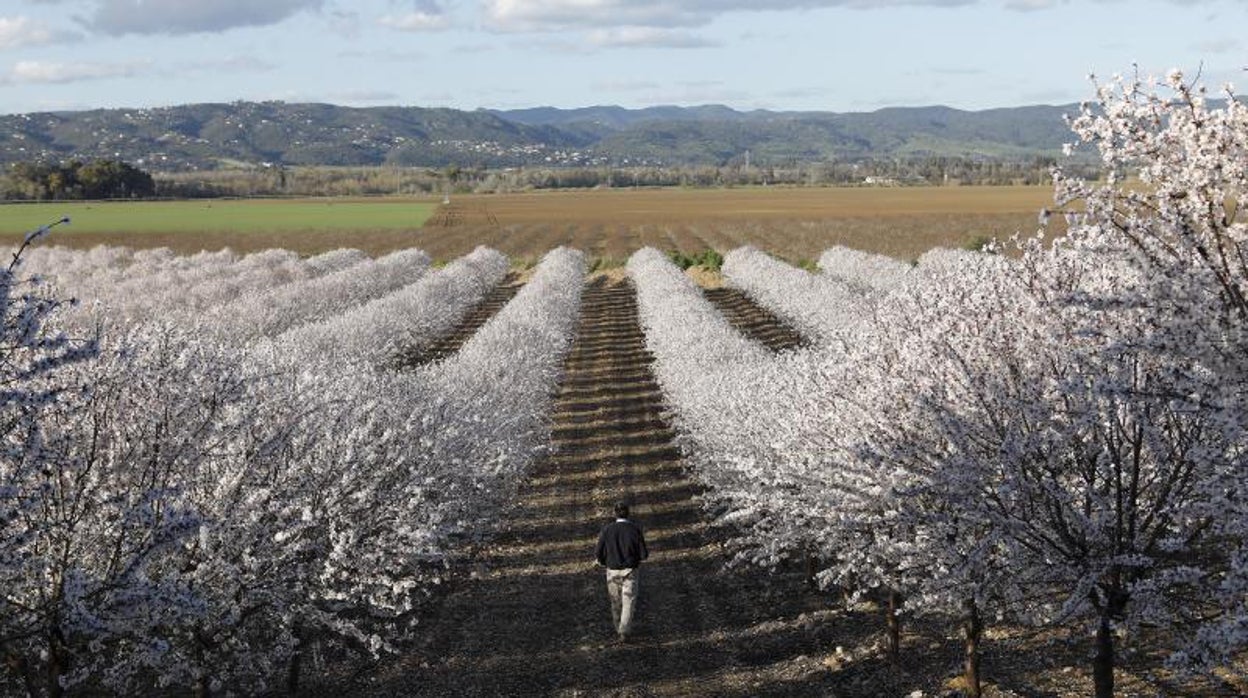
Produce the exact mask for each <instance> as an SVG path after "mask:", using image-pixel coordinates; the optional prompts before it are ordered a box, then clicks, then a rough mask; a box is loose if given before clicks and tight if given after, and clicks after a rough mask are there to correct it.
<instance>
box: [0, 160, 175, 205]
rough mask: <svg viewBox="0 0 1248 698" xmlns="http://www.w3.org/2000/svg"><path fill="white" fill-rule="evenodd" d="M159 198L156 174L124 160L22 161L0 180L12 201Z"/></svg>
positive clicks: (0, 191) (0, 190) (1, 193)
mask: <svg viewBox="0 0 1248 698" xmlns="http://www.w3.org/2000/svg"><path fill="white" fill-rule="evenodd" d="M155 195H156V180H155V179H154V178H153V177H152V175H150V174H148V173H147V172H144V171H143V170H140V169H139V168H137V167H134V166H133V165H130V164H128V163H125V162H122V161H120V160H92V161H90V162H82V161H79V160H70V161H69V162H66V163H34V162H19V163H14V164H13V165H11V166H10V167H9V171H8V172H7V173H6V176H5V177H4V178H3V180H0V196H3V198H5V199H11V200H34V201H45V200H61V201H64V200H74V199H138V198H148V197H152V196H155Z"/></svg>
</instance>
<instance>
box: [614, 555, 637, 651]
mask: <svg viewBox="0 0 1248 698" xmlns="http://www.w3.org/2000/svg"><path fill="white" fill-rule="evenodd" d="M638 591H639V589H638V579H637V570H636V569H631V570H607V593H608V594H610V595H611V617H612V619H614V620H615V631H616V632H617V633H619V634H620V637H621V638H626V637H628V635H629V633H631V632H632V631H633V608H634V607H635V606H636V604H637V592H638Z"/></svg>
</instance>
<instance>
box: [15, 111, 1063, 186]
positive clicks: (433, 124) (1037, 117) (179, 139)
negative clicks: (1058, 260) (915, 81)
mask: <svg viewBox="0 0 1248 698" xmlns="http://www.w3.org/2000/svg"><path fill="white" fill-rule="evenodd" d="M1076 110H1077V109H1076V107H1075V106H1074V105H1066V106H1034V107H1019V108H1010V109H992V110H987V111H962V110H958V109H951V108H948V107H916V108H890V109H881V110H879V111H875V112H869V113H845V114H840V113H830V112H773V111H736V110H733V109H730V108H728V107H725V106H718V105H709V106H699V107H672V106H660V107H650V108H647V109H624V108H622V107H613V106H599V107H586V108H582V109H555V108H549V107H542V108H536V109H519V110H510V111H490V110H476V111H460V110H455V109H426V108H420V107H375V108H367V109H358V108H350V107H339V106H333V105H328V104H287V103H284V102H259V103H257V102H235V103H231V104H192V105H185V106H177V107H166V108H159V109H107V110H103V109H101V110H93V111H80V112H45V113H36V114H19V115H10V116H0V163H4V164H7V163H11V162H17V161H29V160H66V159H71V158H80V159H90V158H120V159H123V160H126V161H128V162H133V163H138V164H140V165H141V166H143V167H145V168H147V169H151V170H156V171H164V170H186V169H201V168H215V167H221V166H238V165H255V164H260V163H270V164H283V165H402V166H427V167H444V166H449V165H459V166H486V167H509V166H605V165H614V166H627V165H712V166H714V165H725V164H731V163H734V162H740V161H741V160H742V159H743V158H744V154H745V152H746V151H750V153H751V156H752V158H753V162H754V163H756V164H758V165H767V164H777V165H779V164H787V163H792V162H816V161H825V160H828V159H839V160H844V159H860V158H894V157H900V158H909V157H922V156H961V157H979V158H994V159H1022V158H1031V157H1036V156H1055V155H1057V154H1058V153H1059V152H1060V150H1061V145H1062V143H1064V142H1066V141H1069V140H1071V134H1070V132H1069V130H1068V129H1067V128H1066V126H1065V124H1064V122H1063V120H1062V115H1063V114H1067V113H1074V112H1075V111H1076Z"/></svg>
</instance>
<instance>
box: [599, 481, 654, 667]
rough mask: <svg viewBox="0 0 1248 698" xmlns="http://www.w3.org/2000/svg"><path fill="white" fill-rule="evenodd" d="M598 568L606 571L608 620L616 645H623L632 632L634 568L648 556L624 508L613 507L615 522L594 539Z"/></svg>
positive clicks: (635, 578)
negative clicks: (608, 596) (609, 609)
mask: <svg viewBox="0 0 1248 698" xmlns="http://www.w3.org/2000/svg"><path fill="white" fill-rule="evenodd" d="M596 552H597V556H598V564H600V565H602V566H604V567H606V568H607V593H608V594H610V596H611V617H612V618H613V619H614V620H615V631H616V632H617V633H619V636H620V642H627V641H628V636H629V633H631V632H632V629H633V608H634V606H635V605H636V603H637V592H638V579H637V567H638V565H640V564H641V561H642V560H644V559H646V557H648V556H649V555H650V552H649V551H648V550H646V539H645V537H643V536H642V534H641V527H639V526H638V525H637V524H635V523H633V522H632V521H629V520H628V505H627V504H625V503H624V502H620V503H619V504H616V505H615V521H613V522H612V523H609V524H607V525H606V526H603V528H602V533H601V534H599V536H598V548H597V551H596Z"/></svg>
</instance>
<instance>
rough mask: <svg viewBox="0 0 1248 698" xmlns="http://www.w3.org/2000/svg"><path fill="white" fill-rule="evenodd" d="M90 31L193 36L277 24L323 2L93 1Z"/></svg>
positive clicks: (318, 6) (294, 0)
mask: <svg viewBox="0 0 1248 698" xmlns="http://www.w3.org/2000/svg"><path fill="white" fill-rule="evenodd" d="M93 4H94V8H95V11H94V14H92V15H91V17H90V19H89V20H88V21H87V25H88V26H89V27H91V28H92V29H94V30H96V31H98V32H101V33H104V34H111V35H123V34H195V33H199V32H222V31H226V30H228V29H234V28H236V27H251V26H265V25H269V24H276V23H278V22H280V21H282V20H284V19H287V18H289V17H291V16H293V15H295V14H298V13H299V12H303V11H306V10H319V9H320V8H321V7H322V6H323V5H324V4H325V0H93Z"/></svg>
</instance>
